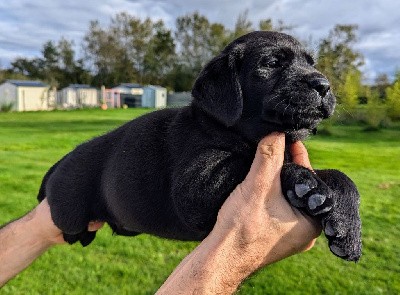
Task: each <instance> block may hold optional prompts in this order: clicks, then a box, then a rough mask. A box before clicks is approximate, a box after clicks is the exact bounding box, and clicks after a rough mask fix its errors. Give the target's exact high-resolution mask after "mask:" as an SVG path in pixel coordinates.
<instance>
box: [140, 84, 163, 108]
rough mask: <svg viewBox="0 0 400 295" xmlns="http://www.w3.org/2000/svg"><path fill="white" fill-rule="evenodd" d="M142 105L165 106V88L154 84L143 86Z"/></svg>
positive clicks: (148, 106) (149, 106)
mask: <svg viewBox="0 0 400 295" xmlns="http://www.w3.org/2000/svg"><path fill="white" fill-rule="evenodd" d="M142 106H143V107H146V108H165V107H166V106H167V89H166V88H164V87H161V86H155V85H148V86H145V87H143V95H142Z"/></svg>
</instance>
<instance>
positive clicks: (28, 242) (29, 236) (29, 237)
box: [0, 211, 53, 287]
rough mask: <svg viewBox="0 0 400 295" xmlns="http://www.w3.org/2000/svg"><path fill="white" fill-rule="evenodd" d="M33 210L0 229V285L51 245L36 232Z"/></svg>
mask: <svg viewBox="0 0 400 295" xmlns="http://www.w3.org/2000/svg"><path fill="white" fill-rule="evenodd" d="M34 216H35V211H32V212H30V213H28V214H27V215H25V216H24V217H22V218H20V219H18V220H16V221H13V222H11V223H9V224H8V225H6V226H4V227H3V228H1V229H0V241H1V244H0V287H1V286H3V285H4V284H5V283H6V282H7V281H8V280H10V279H11V278H13V277H14V276H15V275H16V274H18V273H19V272H20V271H22V270H23V269H25V268H26V267H27V266H28V265H29V264H31V263H32V261H34V260H35V259H36V258H37V257H39V256H40V255H41V254H42V253H43V252H44V251H46V250H47V249H48V248H49V247H51V246H52V245H53V243H52V242H51V241H49V240H46V239H43V238H42V237H41V236H40V234H38V230H39V229H38V228H37V226H35V225H36V224H35V219H34Z"/></svg>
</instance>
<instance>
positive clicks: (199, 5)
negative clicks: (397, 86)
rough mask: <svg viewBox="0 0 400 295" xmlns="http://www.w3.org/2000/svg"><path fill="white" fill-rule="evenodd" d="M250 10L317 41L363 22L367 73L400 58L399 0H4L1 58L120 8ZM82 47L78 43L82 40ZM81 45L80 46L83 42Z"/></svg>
mask: <svg viewBox="0 0 400 295" xmlns="http://www.w3.org/2000/svg"><path fill="white" fill-rule="evenodd" d="M246 9H247V10H248V12H249V13H248V16H249V18H250V19H251V21H252V22H253V25H254V27H257V25H258V22H259V21H260V20H261V19H267V18H271V19H273V20H278V19H281V20H283V21H284V23H286V24H289V25H294V26H295V28H294V29H293V33H294V34H295V35H296V36H297V37H299V38H301V39H303V40H307V39H309V38H310V36H312V39H313V41H314V42H317V41H318V40H319V39H321V38H324V37H326V36H327V35H328V33H329V30H331V29H332V28H333V27H334V25H335V24H358V25H359V42H358V43H357V47H356V48H357V49H358V50H359V51H360V52H361V53H362V54H363V55H364V56H365V60H366V66H365V69H366V70H367V71H368V73H367V74H368V76H369V77H373V76H374V75H376V73H380V72H387V73H389V74H391V75H392V74H393V73H394V71H395V69H396V65H397V64H400V62H399V60H400V53H399V52H400V34H399V33H398V26H399V23H400V14H399V13H398V11H400V1H396V0H380V1H376V0H352V1H344V0H343V1H337V0H241V1H230V0H221V1H215V0H191V1H182V0H104V1H98V0H85V1H77V0H70V1H53V0H35V1H30V0H13V1H1V2H0V27H1V28H2V29H1V31H0V44H1V45H0V46H1V50H0V61H1V62H2V64H3V65H4V64H7V63H9V62H10V60H12V59H13V58H14V57H15V56H18V55H20V56H28V57H32V56H38V55H39V54H40V50H41V48H42V45H43V44H44V42H46V41H48V40H53V41H57V40H59V39H60V38H61V37H62V36H63V37H65V38H67V39H72V40H75V44H77V45H79V44H80V43H81V40H82V38H83V36H84V34H85V33H86V31H87V29H88V25H89V22H90V21H91V20H99V21H100V23H101V24H102V25H106V24H108V23H109V21H110V18H111V17H112V16H114V15H115V14H116V13H118V12H122V11H126V12H128V13H129V14H132V15H135V16H137V17H140V18H145V17H150V18H152V19H153V20H157V19H163V20H164V22H165V23H166V25H167V26H168V27H170V28H174V26H175V20H176V17H178V16H182V15H185V14H188V13H192V12H194V11H199V12H200V13H201V14H203V15H205V16H206V17H207V18H208V19H209V20H210V21H211V22H218V23H222V24H224V25H225V26H226V27H228V28H233V27H234V24H235V22H236V19H237V16H238V15H239V14H240V13H242V12H244V11H245V10H246ZM78 47H79V46H78ZM78 47H77V48H78Z"/></svg>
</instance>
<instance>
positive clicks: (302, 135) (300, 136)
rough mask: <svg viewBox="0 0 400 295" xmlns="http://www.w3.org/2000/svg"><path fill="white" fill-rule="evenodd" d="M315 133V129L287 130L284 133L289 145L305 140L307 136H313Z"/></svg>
mask: <svg viewBox="0 0 400 295" xmlns="http://www.w3.org/2000/svg"><path fill="white" fill-rule="evenodd" d="M316 131H317V129H316V128H314V129H313V130H310V129H300V130H289V131H285V135H286V141H287V142H289V143H293V142H296V141H299V140H300V141H303V140H306V139H307V137H308V136H310V135H311V134H315V133H316Z"/></svg>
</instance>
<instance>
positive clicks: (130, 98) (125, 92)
mask: <svg viewBox="0 0 400 295" xmlns="http://www.w3.org/2000/svg"><path fill="white" fill-rule="evenodd" d="M111 90H112V91H113V92H114V96H116V95H115V94H116V93H118V96H119V99H120V101H119V105H120V106H122V105H126V106H128V107H130V108H137V107H141V106H142V95H143V87H142V85H140V84H136V83H121V84H119V85H118V86H116V87H114V88H111Z"/></svg>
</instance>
